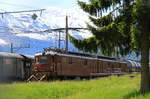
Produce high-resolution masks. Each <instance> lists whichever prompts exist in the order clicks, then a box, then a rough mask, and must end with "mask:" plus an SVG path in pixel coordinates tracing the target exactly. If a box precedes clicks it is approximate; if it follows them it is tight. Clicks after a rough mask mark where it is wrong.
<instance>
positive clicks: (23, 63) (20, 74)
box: [0, 52, 34, 82]
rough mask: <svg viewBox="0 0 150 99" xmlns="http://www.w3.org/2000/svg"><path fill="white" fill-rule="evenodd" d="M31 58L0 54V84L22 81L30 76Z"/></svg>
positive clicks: (6, 53) (5, 53) (32, 59)
mask: <svg viewBox="0 0 150 99" xmlns="http://www.w3.org/2000/svg"><path fill="white" fill-rule="evenodd" d="M33 62H34V58H33V57H29V56H25V55H21V54H16V53H9V52H0V82H11V81H23V80H25V79H27V78H28V77H29V76H30V75H31V71H32V70H31V69H32V63H33Z"/></svg>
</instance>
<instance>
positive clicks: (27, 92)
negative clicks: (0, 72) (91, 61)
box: [0, 75, 150, 99]
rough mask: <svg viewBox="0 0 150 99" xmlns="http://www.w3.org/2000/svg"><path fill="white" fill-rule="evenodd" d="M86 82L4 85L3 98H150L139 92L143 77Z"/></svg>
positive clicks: (0, 87) (1, 87) (0, 86)
mask: <svg viewBox="0 0 150 99" xmlns="http://www.w3.org/2000/svg"><path fill="white" fill-rule="evenodd" d="M129 76H130V75H126V76H121V77H115V76H112V77H108V78H100V79H95V80H82V81H55V82H33V83H12V84H0V99H150V94H147V95H145V96H141V95H140V94H139V92H138V90H139V84H140V75H136V76H135V77H134V78H131V77H129Z"/></svg>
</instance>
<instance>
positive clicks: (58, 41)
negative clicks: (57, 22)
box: [58, 31, 61, 49]
mask: <svg viewBox="0 0 150 99" xmlns="http://www.w3.org/2000/svg"><path fill="white" fill-rule="evenodd" d="M60 39H61V34H60V31H59V41H58V48H59V49H60V43H61V42H60Z"/></svg>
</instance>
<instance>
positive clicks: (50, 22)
mask: <svg viewBox="0 0 150 99" xmlns="http://www.w3.org/2000/svg"><path fill="white" fill-rule="evenodd" d="M36 14H37V15H38V17H37V19H36V20H33V19H32V15H33V13H21V14H4V15H3V16H1V17H0V51H10V45H11V43H12V44H13V47H14V49H13V50H14V51H15V52H17V53H23V54H28V55H34V54H35V53H36V52H39V51H43V48H47V47H56V46H58V33H57V32H52V33H46V32H38V31H44V30H47V29H55V28H64V27H65V16H66V15H68V22H69V27H80V28H81V27H82V28H85V27H86V22H88V17H87V14H86V13H84V12H83V11H82V10H81V9H79V8H73V9H61V8H56V7H48V8H47V9H46V10H45V11H43V12H42V14H40V12H36ZM31 31H32V32H31ZM69 33H70V35H72V36H74V37H76V38H78V39H84V38H88V37H90V36H92V34H91V33H90V32H88V31H82V32H77V31H69ZM64 37H65V34H64V33H61V38H62V39H64ZM29 46H30V47H29ZM20 47H22V48H20ZM24 47H29V48H24ZM64 47H65V42H64V41H61V48H64ZM69 49H70V50H77V49H76V48H75V47H74V46H73V44H71V43H70V42H69Z"/></svg>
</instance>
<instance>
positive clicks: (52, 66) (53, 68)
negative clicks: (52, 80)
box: [49, 55, 57, 75]
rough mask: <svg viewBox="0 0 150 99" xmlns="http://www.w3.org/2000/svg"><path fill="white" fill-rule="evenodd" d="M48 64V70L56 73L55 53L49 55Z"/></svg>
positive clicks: (53, 73)
mask: <svg viewBox="0 0 150 99" xmlns="http://www.w3.org/2000/svg"><path fill="white" fill-rule="evenodd" d="M49 64H50V71H51V73H52V75H55V74H56V71H57V70H56V65H57V64H56V56H55V55H51V56H49Z"/></svg>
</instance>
